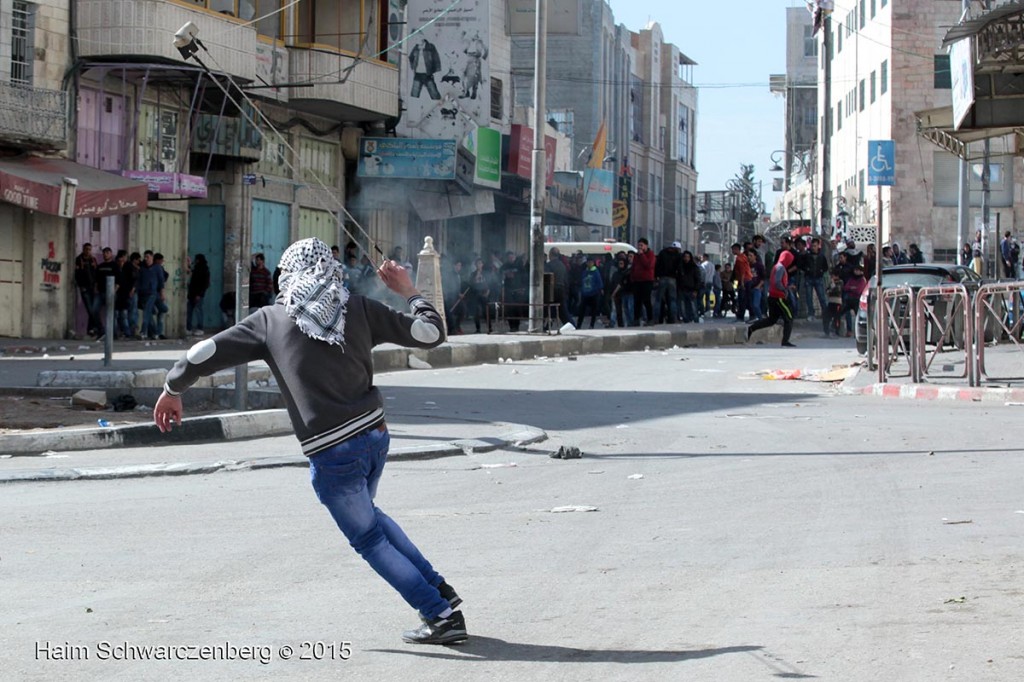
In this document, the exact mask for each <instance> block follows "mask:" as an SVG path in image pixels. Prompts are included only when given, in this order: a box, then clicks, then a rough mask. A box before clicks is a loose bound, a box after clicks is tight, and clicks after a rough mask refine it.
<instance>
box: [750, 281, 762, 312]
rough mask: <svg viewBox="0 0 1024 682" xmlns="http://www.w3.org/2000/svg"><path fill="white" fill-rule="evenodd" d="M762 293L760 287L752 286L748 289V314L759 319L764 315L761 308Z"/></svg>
mask: <svg viewBox="0 0 1024 682" xmlns="http://www.w3.org/2000/svg"><path fill="white" fill-rule="evenodd" d="M763 293H764V292H763V291H762V289H761V287H752V288H751V289H750V301H749V306H750V316H751V317H752V318H754V319H758V320H760V319H761V318H762V317H764V312H763V311H762V310H761V297H762V294H763Z"/></svg>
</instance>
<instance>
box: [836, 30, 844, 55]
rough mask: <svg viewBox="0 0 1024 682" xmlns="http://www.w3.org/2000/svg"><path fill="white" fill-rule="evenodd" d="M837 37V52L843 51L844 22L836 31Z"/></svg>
mask: <svg viewBox="0 0 1024 682" xmlns="http://www.w3.org/2000/svg"><path fill="white" fill-rule="evenodd" d="M836 38H838V40H837V41H836V53H837V54H838V53H839V52H842V51H843V25H842V24H840V25H839V30H838V31H836Z"/></svg>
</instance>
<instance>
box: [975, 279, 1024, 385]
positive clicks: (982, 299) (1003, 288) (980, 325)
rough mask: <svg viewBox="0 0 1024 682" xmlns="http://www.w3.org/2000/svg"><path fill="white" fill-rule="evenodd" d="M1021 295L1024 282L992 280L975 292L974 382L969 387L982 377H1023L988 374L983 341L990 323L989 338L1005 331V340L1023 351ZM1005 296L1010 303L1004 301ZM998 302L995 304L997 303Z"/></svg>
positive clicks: (999, 336)
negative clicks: (992, 375) (1009, 299)
mask: <svg viewBox="0 0 1024 682" xmlns="http://www.w3.org/2000/svg"><path fill="white" fill-rule="evenodd" d="M1022 294H1024V282H994V283H992V284H983V285H982V286H981V287H980V288H979V289H978V293H977V294H975V295H974V347H975V349H976V351H977V352H976V353H975V356H974V360H975V365H974V377H973V378H974V381H973V382H972V383H971V385H972V386H980V385H981V381H982V379H985V380H987V381H993V380H996V379H1020V378H1024V377H1019V376H1013V377H991V376H989V374H988V372H987V371H986V369H985V341H986V338H985V337H986V336H988V331H989V328H990V325H989V322H992V325H991V328H992V332H993V333H992V337H993V338H992V340H993V341H994V342H997V343H998V342H999V341H1000V340H1001V338H1002V337H1003V335H1004V334H1005V336H1006V338H1007V340H1008V341H1010V342H1011V343H1013V345H1014V346H1016V347H1017V349H1018V350H1021V351H1024V344H1022V342H1021V329H1022V325H1021V322H1022V320H1021V317H1022V313H1021V296H1022ZM1007 296H1009V297H1010V298H1011V300H1012V304H1008V303H1007V300H1006V298H1007ZM996 301H998V304H997V303H996Z"/></svg>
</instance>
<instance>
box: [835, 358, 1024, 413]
mask: <svg viewBox="0 0 1024 682" xmlns="http://www.w3.org/2000/svg"><path fill="white" fill-rule="evenodd" d="M865 369H866V368H865V367H864V366H861V367H860V368H859V369H858V370H857V372H856V373H855V374H853V375H851V376H849V377H847V378H846V380H845V381H843V383H842V384H840V386H839V392H840V393H843V394H845V395H870V396H876V397H879V398H899V399H903V400H966V401H970V402H985V403H1004V404H1005V403H1021V404H1024V388H997V387H994V386H993V387H990V388H986V387H982V386H977V387H967V386H936V385H934V384H909V383H908V384H881V383H877V382H876V383H873V384H869V385H867V386H852V385H850V384H851V383H852V382H853V381H854V380H855V379H856V378H857V377H858V376H859V375H860V373H861V372H863V371H864V370H865Z"/></svg>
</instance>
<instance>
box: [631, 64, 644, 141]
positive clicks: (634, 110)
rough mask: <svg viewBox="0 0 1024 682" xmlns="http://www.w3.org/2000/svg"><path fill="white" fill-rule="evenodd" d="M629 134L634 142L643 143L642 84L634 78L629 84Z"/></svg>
mask: <svg viewBox="0 0 1024 682" xmlns="http://www.w3.org/2000/svg"><path fill="white" fill-rule="evenodd" d="M629 111H630V133H631V136H630V137H631V139H632V140H633V141H634V142H643V141H644V137H643V136H644V82H643V81H642V80H640V79H639V78H637V77H636V76H631V77H630V83H629Z"/></svg>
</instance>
